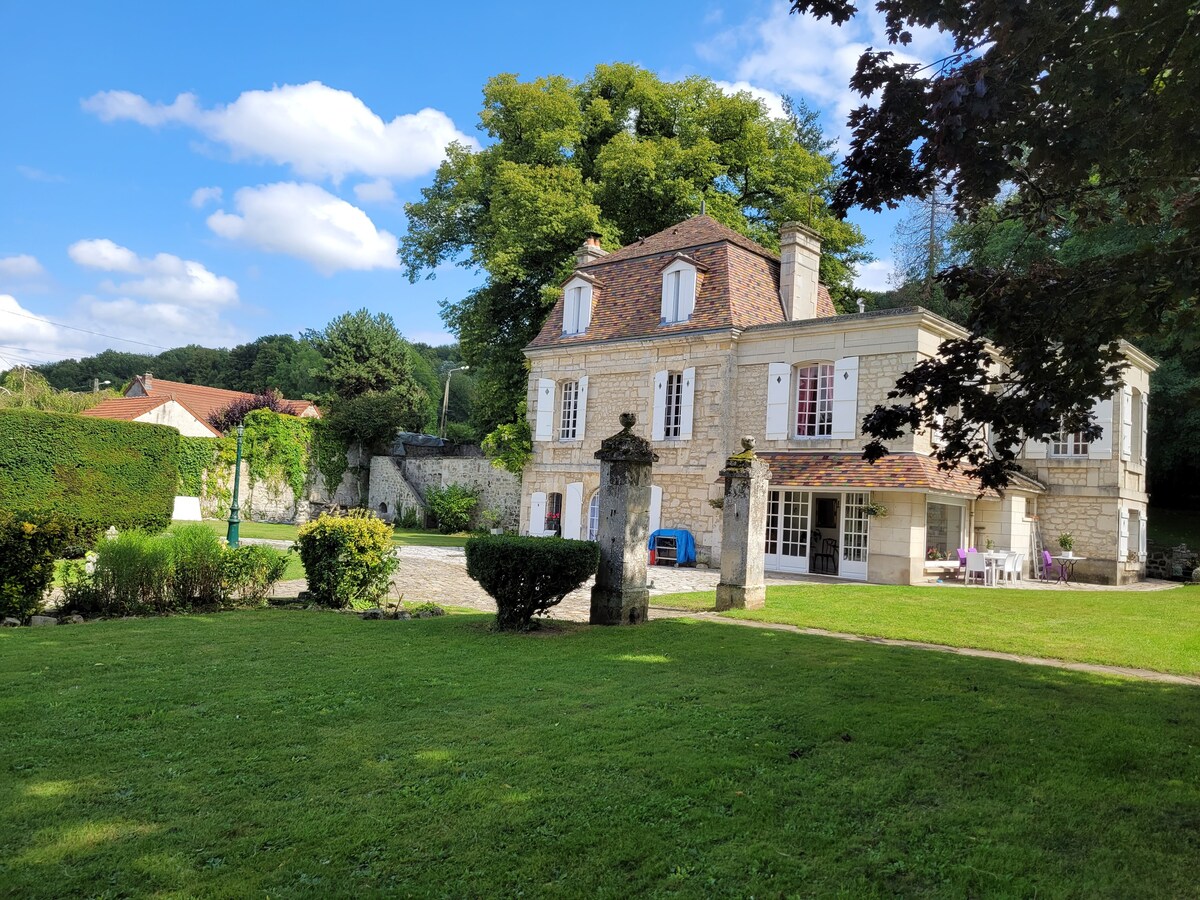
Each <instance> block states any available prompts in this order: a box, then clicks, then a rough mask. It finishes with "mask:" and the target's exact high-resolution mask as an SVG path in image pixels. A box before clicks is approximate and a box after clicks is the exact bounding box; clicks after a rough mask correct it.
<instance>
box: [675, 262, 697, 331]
mask: <svg viewBox="0 0 1200 900" xmlns="http://www.w3.org/2000/svg"><path fill="white" fill-rule="evenodd" d="M695 308H696V270H695V269H693V268H692V267H691V266H684V267H682V268H681V269H680V270H679V320H680V321H684V320H685V319H689V318H691V315H692V310H694V309H695Z"/></svg>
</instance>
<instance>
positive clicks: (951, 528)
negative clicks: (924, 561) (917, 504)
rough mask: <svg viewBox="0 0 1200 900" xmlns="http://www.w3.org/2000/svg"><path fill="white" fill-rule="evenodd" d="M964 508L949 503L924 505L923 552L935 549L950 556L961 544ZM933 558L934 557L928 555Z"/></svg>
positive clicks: (945, 555)
mask: <svg viewBox="0 0 1200 900" xmlns="http://www.w3.org/2000/svg"><path fill="white" fill-rule="evenodd" d="M965 513H966V509H965V508H964V507H962V506H958V505H955V504H950V503H933V502H932V501H931V502H930V503H928V504H927V505H926V506H925V552H926V554H928V553H929V551H930V550H936V551H938V552H939V553H941V554H942V556H943V557H945V558H950V554H952V553H954V552H955V551H956V550H958V549H959V548H960V547H962V546H963V520H964V518H965ZM930 558H931V559H932V558H935V557H930Z"/></svg>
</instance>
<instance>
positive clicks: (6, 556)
mask: <svg viewBox="0 0 1200 900" xmlns="http://www.w3.org/2000/svg"><path fill="white" fill-rule="evenodd" d="M63 534H64V532H63V528H62V527H61V526H60V525H58V524H57V523H55V522H50V521H32V522H31V521H28V520H27V519H24V518H18V517H16V516H14V515H12V514H11V513H7V512H5V511H3V510H0V617H3V616H15V617H16V618H18V619H21V620H24V619H25V618H26V617H28V616H31V615H33V614H35V613H37V612H38V611H39V610H41V608H42V597H43V596H44V595H45V593H46V589H47V588H49V587H50V583H51V582H52V581H53V580H54V559H55V556H56V555H57V552H58V549H59V548H60V547H61V546H62V544H63Z"/></svg>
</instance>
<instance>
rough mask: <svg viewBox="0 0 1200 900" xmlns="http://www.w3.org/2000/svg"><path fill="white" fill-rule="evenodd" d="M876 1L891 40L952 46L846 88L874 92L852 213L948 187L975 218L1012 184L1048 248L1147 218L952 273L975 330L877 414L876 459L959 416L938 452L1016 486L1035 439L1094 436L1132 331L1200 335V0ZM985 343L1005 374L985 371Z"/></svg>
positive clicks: (851, 163) (848, 190)
mask: <svg viewBox="0 0 1200 900" xmlns="http://www.w3.org/2000/svg"><path fill="white" fill-rule="evenodd" d="M791 5H792V7H793V10H794V11H796V12H801V13H811V14H814V15H816V16H819V17H829V18H831V19H832V20H833V21H834V22H839V23H840V22H845V21H847V20H848V19H850V18H851V17H852V16H854V15H856V14H858V12H859V9H858V5H857V4H856V3H855V2H852V0H794V2H792V4H791ZM873 7H874V9H876V10H878V12H880V13H882V15H883V17H884V19H885V21H886V26H887V34H888V39H889V41H890V42H891V43H892V44H893V45H895V46H900V47H903V46H904V45H906V44H909V43H911V40H912V34H911V32H912V30H913V29H914V28H918V27H920V28H936V29H939V30H940V31H941V32H942V33H944V34H945V35H948V36H949V38H950V39H951V41H952V42H953V50H952V52H951V53H950V54H949V55H948V56H947V57H946V58H944V59H941V60H937V61H934V63H933V64H931V65H920V64H917V63H911V62H908V61H906V60H902V59H899V58H897V56H896V54H895V52H894V51H893V50H887V49H877V48H871V49H868V50H867V51H866V52H864V53H863V54H862V56H861V57H860V59H859V62H858V67H857V71H856V72H855V74H854V76H853V77H852V79H851V81H850V85H851V87H852V88H853V89H854V90H856V91H857V92H858V93H860V94H861V95H862V96H863V97H864V99H865V100H869V101H870V102H865V103H864V104H863V105H862V106H861V107H860V108H859V109H857V110H856V111H855V112H853V113H852V114H851V117H850V125H851V127H852V128H853V129H854V135H853V139H852V141H851V145H850V149H849V153H848V155H847V157H846V159H845V162H844V171H843V175H844V180H843V181H842V183H841V184H840V185H839V187H838V191H837V195H836V198H835V207H836V208H837V209H838V210H840V211H845V210H848V209H849V208H851V207H854V206H859V207H864V208H867V209H873V210H878V209H881V208H882V207H884V206H895V205H897V204H899V203H901V202H903V201H905V200H906V199H909V198H914V197H915V198H918V199H923V198H925V197H927V196H929V194H930V193H931V192H932V191H933V190H934V189H935V188H936V187H937V186H938V185H948V186H949V188H950V190H951V192H952V195H953V199H954V204H955V206H956V210H957V212H958V214H959V215H960V216H962V217H964V218H966V219H967V220H968V221H971V220H974V219H975V218H976V217H977V216H978V215H980V214H981V212H982V211H984V210H986V209H989V208H990V207H991V205H992V203H993V202H994V201H995V200H996V198H997V197H998V196H999V195H1000V194H1001V192H1002V191H1005V190H1007V191H1009V192H1010V193H1011V197H1010V198H1009V201H1008V202H1007V203H1006V204H1005V206H1004V208H1003V213H1004V215H1005V216H1006V217H1008V218H1010V219H1012V220H1013V221H1016V222H1018V223H1019V224H1020V225H1021V226H1022V227H1023V229H1024V230H1026V231H1027V232H1028V233H1029V234H1030V235H1033V236H1036V237H1039V238H1044V239H1046V240H1050V241H1053V240H1054V236H1055V234H1056V232H1058V230H1059V229H1060V228H1061V227H1062V226H1063V224H1064V223H1070V224H1071V226H1072V227H1073V228H1074V229H1075V230H1077V231H1079V232H1083V231H1093V230H1102V229H1106V228H1109V227H1111V226H1113V225H1114V224H1121V223H1129V224H1131V225H1135V226H1138V229H1139V230H1138V233H1137V239H1136V241H1135V242H1134V243H1133V244H1132V245H1125V246H1122V247H1114V248H1113V249H1112V252H1109V253H1103V254H1094V255H1089V256H1087V257H1086V258H1081V259H1078V260H1065V259H1063V258H1061V257H1059V256H1057V255H1051V256H1048V257H1045V258H1041V259H1039V260H1037V261H1036V262H1034V263H1033V264H1031V265H1028V266H1020V265H1013V264H1012V263H1011V262H1010V261H1008V260H1006V261H1004V262H1002V263H1000V264H998V265H996V266H993V267H986V266H978V265H966V266H959V267H954V268H951V269H949V270H947V271H946V272H943V273H942V276H941V280H942V284H943V286H944V287H945V290H946V292H947V296H948V297H949V298H950V299H951V300H952V301H958V300H965V301H966V302H968V303H969V304H970V310H971V311H970V314H969V317H968V325H969V327H970V330H971V332H972V336H971V337H970V338H969V339H967V340H962V341H952V342H948V343H947V344H945V345H943V347H942V358H941V359H938V360H931V361H928V362H924V363H921V364H918V365H917V366H916V367H914V369H913V370H912V371H910V372H908V373H906V374H905V375H904V377H902V378H901V379H900V380H899V381H898V383H897V390H896V394H895V396H894V399H895V400H897V401H899V402H896V403H893V404H891V405H889V406H885V407H880V408H877V409H876V410H874V411H873V412H872V413H871V414H870V415H868V417H867V420H866V422H865V426H866V428H867V431H868V432H869V433H870V434H872V435H873V436H874V438H875V439H874V440H873V441H872V443H871V444H869V445H868V447H867V456H868V458H877V457H879V456H881V455H883V454H884V453H886V449H885V447H884V446H883V443H882V442H883V441H885V440H888V439H891V438H894V437H898V436H899V435H900V434H902V433H904V431H906V430H908V429H910V428H918V427H929V426H930V425H931V424H932V422H933V420H934V418H935V417H936V416H938V415H939V414H947V413H949V414H950V415H949V416H948V419H947V425H946V428H945V429H944V434H945V435H946V440H945V441H944V443H943V445H942V447H941V448H940V449H939V456H940V458H941V461H942V462H943V463H944V464H946V465H957V464H959V463H964V462H965V463H966V464H967V471H969V472H972V473H974V474H978V475H979V476H980V477H981V478H982V480H983V481H984V483H985V484H988V485H991V486H998V487H1003V486H1004V485H1005V484H1007V481H1008V475H1009V473H1010V472H1011V471H1012V470H1013V468H1014V467H1015V461H1014V457H1015V456H1016V454H1017V453H1018V452H1019V449H1020V447H1021V446H1022V444H1023V442H1024V440H1025V438H1026V436H1033V437H1038V438H1042V437H1045V436H1047V435H1048V434H1050V433H1052V432H1054V431H1057V430H1058V429H1059V428H1060V427H1063V426H1065V427H1066V428H1067V429H1068V430H1075V429H1081V430H1084V431H1086V432H1088V433H1089V434H1091V435H1092V436H1095V435H1096V434H1097V433H1098V430H1099V429H1098V426H1097V424H1096V423H1095V421H1094V419H1093V417H1092V416H1091V413H1090V405H1091V404H1090V399H1089V398H1092V397H1095V396H1099V395H1101V394H1102V393H1107V392H1108V391H1110V390H1111V389H1112V387H1113V386H1114V385H1115V383H1116V381H1117V380H1118V379H1119V377H1120V372H1121V369H1122V365H1123V361H1122V358H1121V355H1120V353H1119V349H1118V345H1117V342H1118V340H1119V339H1120V338H1122V337H1127V338H1130V339H1132V340H1135V341H1136V340H1142V339H1145V338H1146V337H1147V336H1152V335H1155V334H1159V333H1165V332H1167V331H1174V332H1175V333H1177V334H1179V335H1183V336H1185V337H1184V338H1183V340H1185V341H1186V342H1187V343H1188V344H1189V345H1190V346H1194V345H1195V343H1196V341H1197V340H1198V339H1200V334H1198V329H1197V325H1198V320H1197V292H1198V288H1200V194H1198V193H1197V192H1198V189H1200V117H1197V116H1196V115H1195V103H1196V100H1195V98H1196V97H1197V96H1198V94H1200V91H1198V90H1197V88H1198V87H1200V84H1198V83H1197V81H1198V79H1200V8H1198V7H1197V6H1196V3H1195V0H1115V2H1105V3H1095V2H1092V0H1039V2H1037V3H1033V2H1029V0H992V2H983V3H978V2H973V0H949V2H947V0H879V2H877V3H875V4H873ZM797 52H802V48H797ZM1014 249H1015V250H1016V252H1017V254H1018V256H1019V255H1020V253H1021V250H1020V248H1014ZM988 340H990V342H991V346H993V347H995V348H996V349H998V350H999V351H1000V353H1001V354H1002V355H1003V357H1004V358H1005V359H1006V362H1007V366H1006V367H1005V368H1004V369H1003V370H1000V371H996V370H989V369H988V366H987V363H988V359H989V354H990V352H991V351H990V349H989V346H988V344H987V341H988ZM985 425H987V426H990V429H988V431H986V432H985V429H984V426H985ZM988 438H990V441H989V440H988Z"/></svg>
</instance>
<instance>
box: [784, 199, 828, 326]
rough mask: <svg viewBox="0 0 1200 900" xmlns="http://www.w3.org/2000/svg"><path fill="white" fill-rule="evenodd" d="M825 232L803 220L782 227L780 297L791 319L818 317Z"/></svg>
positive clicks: (786, 313) (788, 317) (787, 316)
mask: <svg viewBox="0 0 1200 900" xmlns="http://www.w3.org/2000/svg"><path fill="white" fill-rule="evenodd" d="M820 267H821V236H820V235H819V234H817V233H816V232H815V231H813V230H812V229H811V228H809V227H808V226H807V225H803V224H801V223H800V222H784V223H783V225H782V226H780V228H779V299H780V300H781V301H782V302H783V314H784V316H785V317H786V318H787V320H788V321H789V322H794V321H796V320H797V319H815V318H816V317H817V274H818V272H819V270H820Z"/></svg>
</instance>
